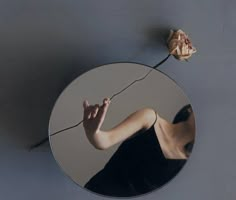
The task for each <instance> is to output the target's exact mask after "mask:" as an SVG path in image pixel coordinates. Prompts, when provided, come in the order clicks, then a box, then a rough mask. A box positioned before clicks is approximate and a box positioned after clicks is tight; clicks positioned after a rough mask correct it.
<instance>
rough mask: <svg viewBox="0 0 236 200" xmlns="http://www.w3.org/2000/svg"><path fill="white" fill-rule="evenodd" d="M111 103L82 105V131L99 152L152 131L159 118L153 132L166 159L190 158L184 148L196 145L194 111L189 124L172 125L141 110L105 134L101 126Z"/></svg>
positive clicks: (151, 113) (147, 110)
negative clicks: (151, 128)
mask: <svg viewBox="0 0 236 200" xmlns="http://www.w3.org/2000/svg"><path fill="white" fill-rule="evenodd" d="M110 102H111V101H110V99H109V98H105V99H104V100H103V103H102V105H99V104H95V105H89V102H88V101H87V100H85V101H84V102H83V108H84V117H83V127H84V130H85V133H86V136H87V138H88V140H89V142H90V143H91V144H92V145H93V146H94V147H95V148H96V149H99V150H105V149H108V148H109V147H111V146H113V145H115V144H117V143H119V142H122V141H124V140H126V139H127V138H129V137H131V136H132V135H134V134H135V133H137V132H138V131H142V130H143V131H145V130H147V129H149V128H150V127H151V126H152V125H153V123H154V122H155V120H156V118H157V120H156V122H155V124H154V129H155V133H156V136H157V138H158V140H159V143H160V146H161V149H162V152H163V154H164V156H165V157H166V158H167V159H187V158H188V157H189V155H188V153H187V152H185V149H184V146H185V144H187V143H188V142H191V141H193V140H194V136H195V120H194V115H193V112H192V111H191V110H189V112H190V113H191V114H190V117H189V118H188V120H187V121H184V122H179V123H177V124H172V123H170V122H168V121H167V120H165V119H164V118H162V117H160V116H159V114H158V113H157V112H156V111H155V110H153V109H152V108H142V109H139V110H137V111H136V112H134V113H132V114H130V115H129V116H128V117H127V118H126V119H124V120H123V121H122V122H120V123H119V124H117V125H116V126H114V127H113V128H111V129H110V130H106V131H105V130H101V126H102V124H103V122H104V120H105V117H106V113H107V110H108V108H109V105H110ZM140 148H142V147H140Z"/></svg>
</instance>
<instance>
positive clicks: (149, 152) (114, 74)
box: [49, 63, 195, 197]
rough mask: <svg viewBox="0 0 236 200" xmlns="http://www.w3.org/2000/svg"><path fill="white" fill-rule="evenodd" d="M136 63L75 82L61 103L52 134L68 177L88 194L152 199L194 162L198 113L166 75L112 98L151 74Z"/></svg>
mask: <svg viewBox="0 0 236 200" xmlns="http://www.w3.org/2000/svg"><path fill="white" fill-rule="evenodd" d="M149 70H150V67H147V66H145V65H140V64H135V63H114V64H109V65H104V66H101V67H98V68H95V69H93V70H90V71H88V72H86V73H85V74H83V75H82V76H80V77H78V78H77V79H76V80H74V81H73V82H72V83H71V84H70V85H69V86H68V87H67V88H66V89H65V90H64V91H63V92H62V94H61V95H60V97H59V98H58V100H57V102H56V104H55V106H54V108H53V111H52V114H51V118H50V128H49V132H50V133H54V132H56V131H58V130H60V129H63V128H65V127H69V126H71V125H73V124H76V123H77V122H78V121H80V120H81V119H83V123H82V124H81V125H80V126H78V127H76V128H75V129H70V130H67V131H65V132H61V133H60V134H57V135H54V136H50V144H51V148H52V152H53V155H54V157H55V159H56V161H57V162H58V164H59V166H60V167H61V168H62V170H63V171H64V172H65V173H66V174H67V175H68V176H69V177H70V178H71V179H72V180H73V181H75V182H76V183H77V184H79V185H80V186H82V187H84V188H86V189H87V190H89V191H92V192H95V193H97V194H100V195H106V196H112V197H132V196H137V195H143V194H147V193H149V192H151V191H154V190H156V189H158V188H160V187H161V186H163V185H165V184H166V183H167V182H169V181H170V180H171V179H172V178H173V177H175V176H176V174H177V173H178V172H179V171H180V170H181V169H182V167H183V166H184V164H185V163H186V161H187V159H188V158H189V156H190V154H191V152H192V148H193V144H194V138H195V119H194V113H193V109H192V106H191V104H190V102H189V100H188V98H187V97H186V95H184V93H183V92H182V90H181V89H180V88H179V86H178V85H177V84H176V83H175V82H174V81H173V80H171V79H170V78H168V77H167V76H166V75H164V74H163V73H161V72H160V71H152V73H150V75H149V76H148V77H147V78H145V80H142V81H141V82H139V83H136V84H135V85H132V87H130V88H128V89H127V90H126V91H124V92H123V93H121V94H119V96H117V97H116V98H114V99H112V100H111V99H110V98H109V97H108V95H109V96H110V95H111V94H113V93H115V92H117V91H119V90H120V89H122V88H124V86H126V85H128V84H129V83H130V82H132V81H133V80H135V79H137V78H139V77H141V76H142V75H143V74H145V73H146V72H148V71H149Z"/></svg>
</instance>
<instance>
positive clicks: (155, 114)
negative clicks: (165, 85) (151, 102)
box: [152, 110, 157, 126]
mask: <svg viewBox="0 0 236 200" xmlns="http://www.w3.org/2000/svg"><path fill="white" fill-rule="evenodd" d="M153 111H154V113H155V116H156V119H155V121H154V123H153V124H152V126H154V125H155V123H156V121H157V113H156V111H155V110H153Z"/></svg>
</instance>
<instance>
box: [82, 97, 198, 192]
mask: <svg viewBox="0 0 236 200" xmlns="http://www.w3.org/2000/svg"><path fill="white" fill-rule="evenodd" d="M109 105H110V100H109V99H108V98H105V99H104V100H103V104H102V105H101V106H100V105H98V104H96V105H89V103H88V101H87V100H86V101H84V102H83V107H84V121H83V126H84V130H85V132H86V135H87V138H88V140H89V141H90V143H91V144H92V145H93V146H94V147H95V148H97V149H100V150H104V149H107V148H109V147H111V146H113V145H115V144H117V143H119V142H122V141H123V143H122V144H121V145H120V146H119V148H118V149H117V151H116V152H115V153H114V155H113V156H112V157H111V159H110V160H109V161H108V163H107V164H106V165H105V167H104V168H103V169H102V170H101V171H99V172H98V173H97V174H96V175H95V176H94V177H92V178H91V179H90V180H89V182H88V183H87V184H86V185H85V188H87V189H89V190H91V191H94V192H96V193H99V194H103V195H109V196H117V197H128V196H135V195H140V194H144V193H147V192H150V191H152V190H154V189H156V188H158V187H160V186H162V185H163V184H165V183H166V182H167V181H169V180H170V179H171V178H173V177H174V176H175V175H176V174H177V173H178V172H179V170H180V169H181V168H182V167H183V165H184V164H185V162H186V159H187V158H188V157H189V155H190V153H191V149H192V146H193V143H194V136H195V120H194V115H193V112H192V108H191V106H190V105H186V106H184V107H183V108H182V109H181V110H180V111H179V112H178V113H177V115H176V116H175V118H174V121H173V123H170V122H168V121H166V120H165V119H163V118H161V117H160V116H159V115H158V113H157V112H156V111H154V110H153V109H151V108H143V109H140V110H137V111H136V112H134V113H132V114H131V115H129V116H128V117H127V118H126V119H125V120H124V121H122V122H121V123H119V124H118V125H116V126H115V127H113V128H112V129H110V130H107V131H104V130H101V129H100V128H101V126H102V123H103V121H104V119H105V116H106V113H107V110H108V107H109Z"/></svg>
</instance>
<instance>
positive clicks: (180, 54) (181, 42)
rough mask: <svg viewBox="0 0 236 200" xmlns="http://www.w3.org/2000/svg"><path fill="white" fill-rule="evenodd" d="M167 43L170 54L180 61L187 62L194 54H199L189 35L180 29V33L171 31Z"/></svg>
mask: <svg viewBox="0 0 236 200" xmlns="http://www.w3.org/2000/svg"><path fill="white" fill-rule="evenodd" d="M167 42H168V48H169V53H170V54H171V55H173V56H174V57H175V58H176V59H178V60H186V61H187V59H188V58H190V57H191V56H192V54H193V53H196V52H197V50H196V48H195V47H193V45H192V42H191V41H190V39H189V37H188V35H186V33H184V32H183V31H182V30H180V29H179V30H178V31H173V30H171V31H170V35H169V38H168V40H167Z"/></svg>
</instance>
